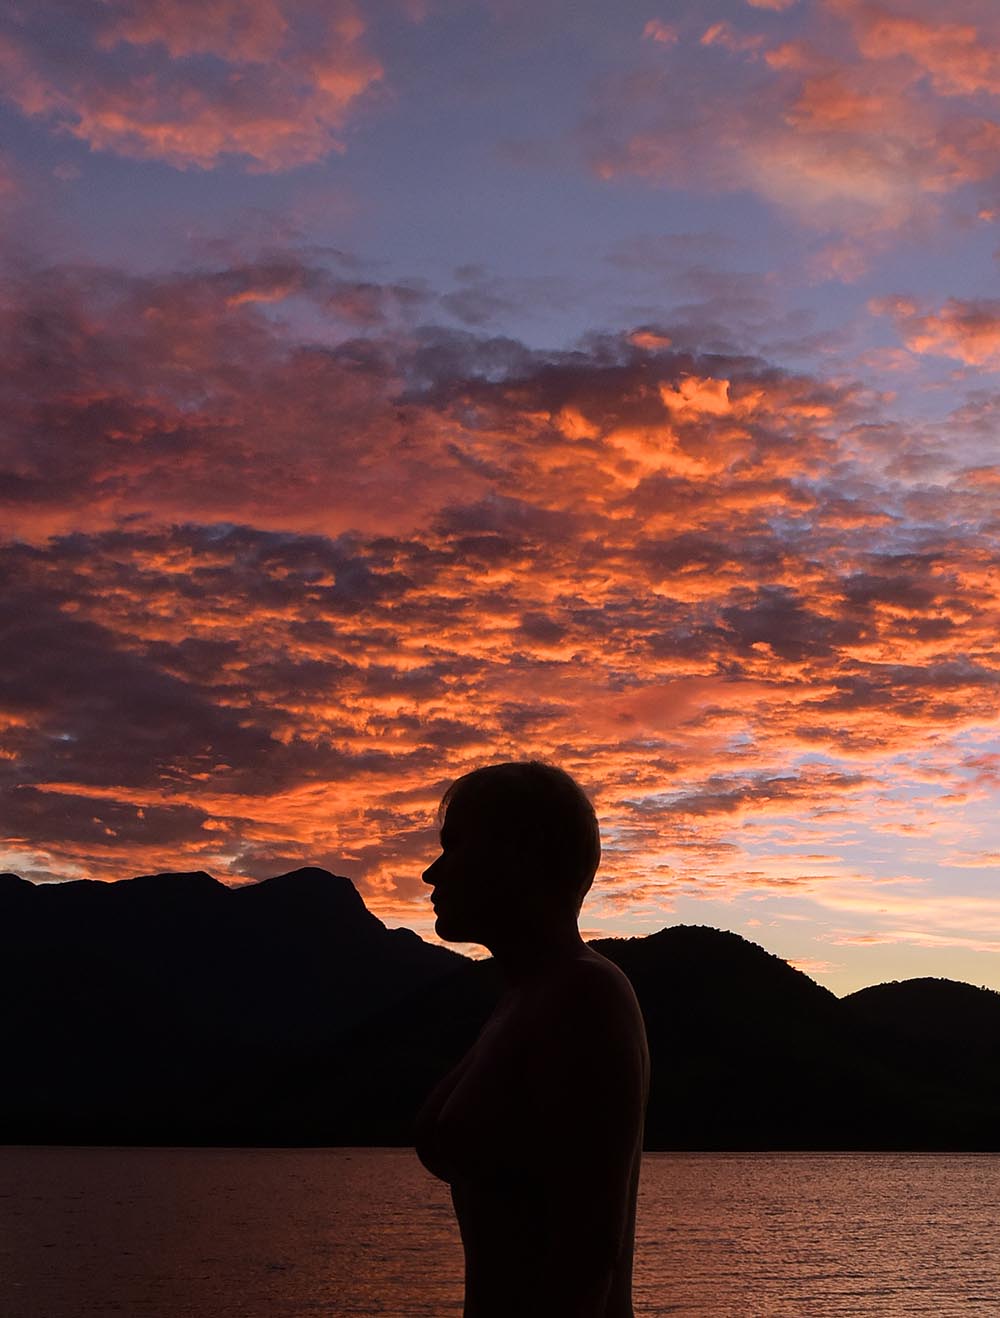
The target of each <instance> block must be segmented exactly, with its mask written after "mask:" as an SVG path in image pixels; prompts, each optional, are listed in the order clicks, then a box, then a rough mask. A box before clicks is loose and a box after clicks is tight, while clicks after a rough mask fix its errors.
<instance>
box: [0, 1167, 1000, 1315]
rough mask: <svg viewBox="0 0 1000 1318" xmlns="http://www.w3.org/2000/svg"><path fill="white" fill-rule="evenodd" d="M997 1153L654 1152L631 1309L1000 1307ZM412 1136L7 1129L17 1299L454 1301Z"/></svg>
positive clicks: (293, 1307) (451, 1250)
mask: <svg viewBox="0 0 1000 1318" xmlns="http://www.w3.org/2000/svg"><path fill="white" fill-rule="evenodd" d="M998 1227H1000V1156H992V1155H980V1156H963V1155H947V1156H927V1155H907V1154H902V1155H897V1154H878V1155H858V1154H826V1155H816V1154H749V1155H736V1154H688V1155H683V1154H682V1155H677V1154H659V1153H653V1154H647V1155H646V1158H645V1159H644V1161H643V1172H642V1183H641V1187H640V1195H639V1239H638V1242H637V1249H636V1286H635V1298H636V1313H637V1315H643V1318H651V1316H652V1315H654V1314H697V1315H705V1316H706V1318H709V1316H711V1318H716V1316H719V1318H721V1316H722V1315H733V1316H734V1318H737V1316H738V1318H754V1316H759V1318H765V1316H766V1315H794V1316H795V1318H826V1316H827V1315H833V1314H837V1315H846V1314H887V1315H896V1314H927V1315H934V1318H944V1316H945V1315H949V1314H962V1315H966V1316H971V1315H980V1314H982V1315H991V1318H998V1315H1000V1230H998ZM461 1277H462V1252H461V1245H460V1243H459V1239H458V1232H457V1229H456V1227H455V1225H454V1220H453V1218H452V1214H451V1205H450V1202H449V1199H448V1194H447V1190H446V1188H445V1187H444V1186H443V1185H441V1184H440V1182H438V1181H435V1180H434V1178H433V1177H431V1176H429V1175H428V1174H427V1173H426V1172H425V1171H424V1169H423V1168H422V1167H421V1165H420V1163H419V1162H418V1161H417V1159H416V1157H415V1156H414V1154H413V1153H412V1152H410V1151H409V1150H402V1149H318V1150H299V1149H291V1150H289V1149H264V1150H261V1149H247V1150H232V1149H209V1150H205V1149H120V1150H115V1149H10V1148H8V1149H2V1148H0V1315H2V1316H3V1318H85V1316H86V1315H102V1316H103V1315H113V1314H123V1315H127V1316H128V1318H184V1316H185V1315H191V1316H192V1318H298V1315H306V1314H319V1315H339V1314H371V1315H383V1316H384V1318H411V1316H414V1318H415V1316H416V1315H428V1316H431V1315H433V1316H434V1318H439V1316H440V1318H445V1315H449V1314H452V1315H456V1314H460V1313H461V1294H462V1285H461Z"/></svg>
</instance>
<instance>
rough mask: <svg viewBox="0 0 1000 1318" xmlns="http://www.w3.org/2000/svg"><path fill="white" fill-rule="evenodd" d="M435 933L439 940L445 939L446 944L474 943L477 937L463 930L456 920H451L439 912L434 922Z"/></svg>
mask: <svg viewBox="0 0 1000 1318" xmlns="http://www.w3.org/2000/svg"><path fill="white" fill-rule="evenodd" d="M434 932H435V933H436V934H437V936H438V938H443V939H444V941H445V942H446V943H474V942H476V937H475V935H474V934H470V933H469V931H468V930H467V929H463V928H462V926H461V925H460V924H458V923H457V922H456V921H454V920H449V918H448V916H447V915H442V914H441V913H440V912H438V914H437V917H436V919H435V921H434Z"/></svg>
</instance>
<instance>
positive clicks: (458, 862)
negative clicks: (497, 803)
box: [422, 804, 509, 943]
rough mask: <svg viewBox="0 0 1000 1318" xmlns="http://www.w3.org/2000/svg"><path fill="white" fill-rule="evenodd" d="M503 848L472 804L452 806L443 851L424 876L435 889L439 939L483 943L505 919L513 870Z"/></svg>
mask: <svg viewBox="0 0 1000 1318" xmlns="http://www.w3.org/2000/svg"><path fill="white" fill-rule="evenodd" d="M503 851H504V848H502V847H499V846H498V845H497V842H496V839H494V838H491V837H490V835H489V832H488V830H486V829H484V828H483V826H482V823H481V821H476V820H475V819H474V818H473V817H472V816H471V815H470V812H469V811H468V810H467V809H463V808H462V806H461V805H460V804H452V805H450V806H449V807H448V810H447V813H446V814H445V817H444V822H443V824H442V825H441V854H440V856H438V858H437V860H435V861H434V862H433V863H432V864H431V865H429V866H428V867H427V869H425V870H424V872H423V875H422V877H423V880H424V882H425V883H429V884H430V885H431V886H432V888H433V895H432V896H431V903H432V905H433V906H434V910H435V913H436V916H437V918H436V920H435V924H434V930H435V932H436V933H437V935H438V937H439V938H443V939H444V940H445V941H446V942H458V943H478V942H482V941H483V940H484V939H486V938H489V937H490V935H491V934H492V933H493V932H494V931H495V930H496V928H497V926H498V923H502V920H503V914H502V908H501V904H500V903H501V901H502V900H503V897H504V891H503V890H504V887H505V884H504V877H505V874H506V871H507V866H506V865H505V863H504V861H503ZM508 896H509V894H508Z"/></svg>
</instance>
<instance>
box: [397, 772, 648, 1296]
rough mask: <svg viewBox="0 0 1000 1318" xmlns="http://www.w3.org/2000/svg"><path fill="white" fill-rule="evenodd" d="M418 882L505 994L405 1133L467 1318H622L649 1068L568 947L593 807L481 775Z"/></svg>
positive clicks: (447, 819) (534, 779)
mask: <svg viewBox="0 0 1000 1318" xmlns="http://www.w3.org/2000/svg"><path fill="white" fill-rule="evenodd" d="M439 819H441V855H440V856H439V857H438V858H437V860H435V861H434V863H433V864H432V865H431V866H430V868H429V869H427V870H425V871H424V876H423V877H424V882H425V883H429V884H431V885H432V887H433V889H434V892H433V896H432V899H431V900H432V902H433V905H434V907H435V910H436V913H437V922H436V925H435V928H436V930H437V933H438V935H439V936H440V937H441V938H443V939H446V940H448V941H452V942H470V943H482V944H483V945H484V946H486V947H488V948H489V949H490V951H491V952H492V953H493V955H494V957H495V959H496V962H497V965H498V967H499V969H500V972H501V976H502V980H503V985H504V991H503V994H502V996H501V999H500V1002H499V1004H498V1006H497V1008H496V1010H495V1011H494V1013H493V1015H492V1016H491V1017H490V1019H489V1021H488V1022H487V1023H486V1025H485V1026H484V1028H483V1030H482V1032H481V1033H480V1035H479V1037H478V1039H477V1040H476V1042H475V1044H474V1045H473V1047H472V1048H471V1049H470V1051H469V1053H468V1054H467V1055H466V1056H465V1057H464V1058H463V1059H462V1061H461V1062H460V1063H459V1064H458V1066H456V1067H455V1069H454V1070H453V1071H451V1072H450V1073H449V1074H448V1075H447V1076H445V1078H444V1079H443V1080H442V1081H441V1083H440V1084H439V1085H438V1086H437V1088H436V1089H435V1090H434V1091H433V1092H432V1093H431V1095H430V1096H429V1098H428V1099H427V1101H426V1103H425V1104H424V1107H423V1109H422V1111H421V1113H420V1115H419V1117H418V1119H417V1141H416V1142H417V1153H418V1155H419V1157H420V1159H421V1161H422V1162H423V1164H424V1166H425V1167H427V1169H428V1170H429V1171H431V1172H433V1173H434V1175H435V1176H438V1177H440V1178H441V1180H444V1181H447V1182H449V1184H450V1185H451V1196H452V1203H453V1204H454V1207H455V1215H456V1217H457V1218H458V1225H459V1229H460V1231H461V1234H462V1243H463V1246H464V1249H465V1310H464V1313H465V1318H543V1316H544V1318H632V1315H633V1310H632V1251H633V1243H634V1234H635V1203H636V1193H637V1189H638V1184H639V1161H640V1154H641V1149H642V1127H643V1117H644V1112H645V1106H646V1097H647V1092H648V1086H649V1056H648V1052H647V1049H646V1036H645V1031H644V1029H643V1023H642V1017H641V1015H640V1012H639V1005H638V1003H637V1001H636V997H635V994H634V992H633V990H632V986H631V984H630V983H629V981H628V980H627V979H626V977H625V975H624V974H623V973H622V972H621V971H620V970H619V969H618V968H617V967H616V966H615V965H613V964H612V962H610V961H608V960H607V958H606V957H602V956H600V955H599V954H598V953H597V952H594V951H592V950H591V949H590V948H588V947H587V945H586V944H585V943H584V941H583V939H582V938H581V937H580V931H579V929H578V928H577V917H578V916H579V912H580V906H581V903H582V902H583V898H584V896H585V894H586V892H587V890H588V889H589V888H590V885H591V883H592V882H593V878H594V873H595V871H596V869H597V866H598V863H599V861H600V856H601V844H600V835H599V833H598V827H597V819H596V817H595V815H594V809H593V806H592V805H591V804H590V802H589V801H588V800H587V798H586V796H585V795H584V793H583V792H582V791H581V789H580V788H579V787H578V786H577V784H576V783H575V782H574V781H573V779H572V778H571V777H570V776H569V775H568V774H566V773H564V772H563V771H562V770H561V769H557V768H555V767H554V766H552V765H547V764H541V763H537V762H528V763H514V764H494V765H490V766H489V767H488V768H484V769H477V770H475V771H474V772H473V773H469V774H466V775H465V777H463V778H459V779H458V780H457V782H455V783H453V784H452V786H451V787H450V788H449V789H448V791H447V792H446V793H445V797H444V800H443V801H442V802H441V808H440V811H439Z"/></svg>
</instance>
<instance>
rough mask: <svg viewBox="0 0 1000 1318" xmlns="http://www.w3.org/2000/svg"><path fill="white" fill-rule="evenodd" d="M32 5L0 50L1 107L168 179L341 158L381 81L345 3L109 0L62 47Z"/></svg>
mask: <svg viewBox="0 0 1000 1318" xmlns="http://www.w3.org/2000/svg"><path fill="white" fill-rule="evenodd" d="M59 15H60V6H58V5H57V4H55V3H53V0H42V3H40V4H37V5H35V6H33V7H32V9H31V11H30V16H29V17H28V18H26V19H24V20H23V21H21V22H15V23H11V24H9V25H8V31H7V34H6V35H5V36H3V37H2V38H0V72H2V75H3V79H4V94H5V96H6V97H7V99H8V100H10V101H12V102H13V103H14V104H15V105H16V106H17V107H18V108H19V109H20V110H21V111H22V113H24V114H26V115H29V116H32V117H39V118H42V119H44V120H46V121H47V122H49V123H50V124H51V125H52V126H53V127H54V128H55V129H56V131H58V132H61V133H66V134H69V135H71V136H73V137H76V138H79V139H81V140H82V141H84V142H86V143H87V144H88V145H89V146H90V147H91V148H93V149H94V150H102V151H113V152H115V153H117V154H119V155H123V156H129V157H132V158H135V159H140V160H162V161H165V162H166V163H168V164H171V165H174V166H176V167H177V168H181V169H183V168H189V167H192V166H193V167H198V168H202V169H210V168H212V167H214V166H216V165H218V164H219V163H220V161H222V160H224V159H226V158H227V157H237V158H241V159H243V160H244V161H245V162H246V164H247V167H248V168H250V169H253V170H280V169H287V168H291V167H293V166H295V165H301V164H305V163H308V162H310V161H314V160H318V159H321V158H322V157H323V156H325V155H327V154H329V153H330V152H331V151H336V150H340V149H341V148H342V145H343V140H342V133H341V130H342V129H343V127H344V125H345V123H346V121H347V119H348V117H349V115H350V114H351V113H352V112H353V111H354V110H355V109H356V107H357V104H358V101H359V99H360V98H361V97H362V96H363V95H364V94H365V93H366V92H368V91H369V90H370V89H371V88H372V87H373V86H374V85H375V84H376V83H377V82H378V81H379V79H380V78H381V76H382V69H381V66H380V65H379V63H378V61H377V60H376V59H375V58H374V56H373V55H372V54H371V53H370V52H369V51H368V50H367V49H366V46H365V40H364V38H365V26H364V22H363V20H362V18H361V16H360V13H359V11H358V10H357V8H356V7H355V5H354V3H353V0H336V2H335V3H330V4H307V5H306V6H297V5H293V4H291V3H290V0H251V2H250V3H237V2H236V0H207V2H206V3H204V4H192V3H189V2H188V0H155V3H153V4H149V5H137V4H134V3H126V2H125V0H116V2H114V3H110V4H108V5H105V6H102V7H100V8H98V9H95V10H93V11H91V10H85V11H81V13H80V14H79V15H78V20H79V28H80V32H79V34H78V36H77V38H76V40H75V42H74V44H73V45H72V47H64V46H62V45H61V44H60V16H59Z"/></svg>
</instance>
